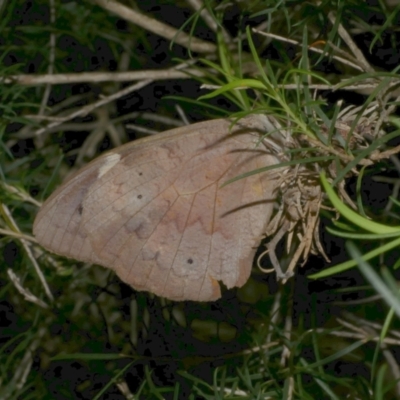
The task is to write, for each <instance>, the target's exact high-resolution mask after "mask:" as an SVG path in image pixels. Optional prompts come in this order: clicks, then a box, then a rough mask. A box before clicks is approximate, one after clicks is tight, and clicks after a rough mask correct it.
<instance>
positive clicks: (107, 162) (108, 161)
mask: <svg viewBox="0 0 400 400" xmlns="http://www.w3.org/2000/svg"><path fill="white" fill-rule="evenodd" d="M120 159H121V156H120V155H119V154H117V153H111V154H109V155H108V156H107V157H106V158H105V159H104V164H103V165H102V166H101V167H100V168H99V174H98V176H97V177H98V178H101V177H102V176H103V175H105V174H106V173H107V172H108V171H109V170H110V169H111V168H112V167H114V165H116V164H117V163H118V162H119V160H120Z"/></svg>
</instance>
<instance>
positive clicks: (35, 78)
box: [0, 69, 205, 86]
mask: <svg viewBox="0 0 400 400" xmlns="http://www.w3.org/2000/svg"><path fill="white" fill-rule="evenodd" d="M191 75H193V76H197V77H202V76H204V75H205V74H204V73H203V72H201V71H199V70H198V69H188V70H185V71H184V72H182V71H178V70H176V69H163V70H156V69H155V70H151V69H149V70H140V71H128V72H81V73H71V74H53V75H49V74H44V75H29V74H27V75H25V74H24V75H22V74H21V75H13V76H9V77H7V78H4V79H0V83H4V84H7V83H8V84H9V83H12V82H15V83H18V84H19V85H24V86H36V85H43V84H52V85H55V84H57V85H64V84H70V83H81V82H96V83H99V82H127V81H138V80H142V79H152V80H164V79H190V78H191Z"/></svg>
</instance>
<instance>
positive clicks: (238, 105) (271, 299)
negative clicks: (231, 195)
mask: <svg viewBox="0 0 400 400" xmlns="http://www.w3.org/2000/svg"><path fill="white" fill-rule="evenodd" d="M115 4H117V6H118V5H119V7H116V8H112V6H113V5H115ZM121 5H124V7H126V8H122V7H121ZM196 7H200V11H204V13H205V14H204V13H203V14H201V13H200V12H199V11H196V10H197V8H196ZM202 7H204V8H202ZM130 10H132V11H134V12H135V18H137V20H134V19H133V17H132V15H131V13H130ZM399 10H400V5H398V4H396V2H394V1H392V2H390V1H386V2H385V1H383V0H381V1H373V0H369V1H361V0H346V1H320V2H304V1H278V2H277V1H272V0H271V1H269V0H263V1H261V0H254V1H253V0H249V1H246V2H243V1H211V0H203V2H201V1H199V0H197V1H194V0H188V1H183V0H182V1H155V0H154V1H146V2H135V1H132V0H128V1H125V2H123V3H122V2H120V3H115V2H114V1H105V0H104V1H102V0H92V1H89V0H87V1H83V2H75V1H62V2H61V1H54V0H51V1H42V0H36V1H35V2H27V1H22V0H6V1H4V2H3V3H2V4H0V31H1V35H0V55H1V63H0V68H1V78H0V79H1V80H2V83H1V85H0V184H1V190H0V254H1V256H0V399H30V398H32V399H38V398H43V399H46V398H49V399H50V398H57V399H76V398H80V399H107V398H112V399H131V398H143V399H153V398H154V399H186V398H188V399H218V398H224V399H233V398H249V399H253V398H254V399H255V398H260V399H343V398H348V399H383V398H384V399H396V398H399V396H400V382H399V378H400V369H399V363H400V358H399V354H400V353H399V349H400V347H399V340H400V339H399V335H400V332H399V331H398V329H399V327H400V324H399V320H398V316H399V311H398V310H400V306H399V304H400V302H399V296H398V283H397V281H398V266H399V251H398V250H397V249H398V246H397V242H394V241H395V240H398V235H397V231H396V230H394V232H393V230H392V233H390V231H391V230H390V229H388V230H385V229H384V230H383V232H374V231H373V230H372V231H371V230H368V228H365V225H360V224H357V218H355V219H354V218H353V216H352V215H351V216H350V217H349V218H347V217H346V213H345V212H344V214H343V212H342V211H341V209H340V204H339V203H334V205H335V207H338V204H339V208H337V209H338V210H339V212H340V213H342V214H343V215H345V218H340V219H338V220H336V217H338V215H337V214H336V213H335V212H334V210H333V209H332V208H331V206H332V203H331V202H330V201H329V200H328V199H327V198H326V199H325V200H324V205H325V208H324V209H322V211H321V224H320V225H321V226H320V242H321V244H322V246H323V248H324V250H325V252H326V253H327V255H328V256H329V258H330V260H331V262H330V263H328V262H327V261H325V260H324V258H323V257H322V256H320V255H311V256H310V257H309V258H308V262H307V263H306V264H305V265H304V266H302V267H301V266H300V263H298V266H297V268H296V271H295V277H294V278H293V279H291V280H290V281H289V282H288V283H286V284H285V285H282V284H281V283H278V282H276V280H275V277H274V276H273V275H272V274H264V273H262V272H260V271H259V270H258V269H256V268H254V273H253V275H252V277H251V279H250V280H249V282H248V283H247V284H246V285H245V286H244V287H243V288H240V289H238V290H232V291H225V292H224V295H223V297H222V298H221V299H220V300H219V301H217V302H215V303H210V304H206V303H201V304H198V303H193V302H184V303H173V302H171V301H167V300H165V299H160V298H156V297H154V296H152V295H150V294H148V293H142V292H136V291H134V290H133V289H132V288H130V287H128V286H126V285H124V284H123V283H121V282H120V281H119V279H118V278H117V277H116V276H115V275H114V274H113V273H111V272H110V271H107V270H105V269H104V268H101V267H98V266H91V265H84V264H82V263H77V262H75V261H73V260H68V259H65V258H63V257H58V256H56V255H54V254H50V253H48V252H46V251H45V250H44V249H42V248H41V247H40V246H38V245H37V244H36V243H35V241H34V238H33V237H32V235H31V232H32V223H33V219H34V217H35V214H36V212H37V210H38V207H39V206H40V203H41V202H42V201H43V199H45V198H46V197H47V196H48V195H49V194H50V193H51V192H52V190H53V189H54V188H55V187H56V186H58V185H59V184H60V183H61V182H62V180H63V179H64V178H65V177H66V176H67V175H68V174H69V173H70V172H71V171H73V170H77V169H78V168H79V167H81V166H82V165H84V164H86V163H87V162H88V161H89V160H91V159H93V158H94V157H95V156H97V155H98V154H100V153H102V152H104V151H106V150H107V149H110V148H113V147H115V146H118V145H120V144H122V143H125V142H127V141H128V140H133V139H135V138H137V137H141V136H143V135H147V134H149V133H150V134H151V133H154V132H158V131H162V130H166V129H169V128H173V127H175V126H180V125H182V124H183V118H186V119H187V120H188V121H189V122H190V123H193V122H196V121H200V120H204V119H210V118H214V117H221V116H229V115H233V114H234V113H237V114H236V115H241V114H240V113H248V112H250V110H258V111H259V112H263V113H265V114H268V115H270V116H271V117H273V118H275V119H276V120H277V121H279V122H280V124H281V125H282V126H283V127H284V128H285V129H286V128H287V129H289V127H290V128H291V129H292V133H293V135H297V137H306V138H308V139H305V140H306V141H307V140H314V141H313V142H307V143H309V144H310V143H314V144H310V148H309V149H308V150H305V149H304V148H302V149H301V150H302V153H301V154H300V153H298V154H297V153H296V152H293V154H294V158H293V159H294V160H297V161H296V163H297V164H300V163H301V162H300V161H299V160H300V159H301V158H303V159H305V162H307V165H308V164H310V165H312V166H313V167H312V168H314V166H315V165H317V166H318V168H319V167H320V166H321V165H323V166H324V168H325V166H326V165H327V163H326V161H327V160H328V159H326V160H319V161H317V160H315V159H313V157H316V155H315V154H314V153H313V151H314V150H315V148H316V147H318V144H320V143H323V140H324V134H326V135H328V136H329V135H331V134H332V135H333V132H334V130H335V129H336V128H337V122H343V119H344V116H343V115H341V114H340V111H341V110H344V109H346V107H349V106H353V107H355V108H354V110H355V117H352V118H351V119H349V120H346V124H347V125H346V126H345V128H346V129H347V130H348V131H349V132H350V137H352V136H351V135H352V134H353V133H354V132H355V133H359V131H357V128H359V127H360V126H361V125H362V126H361V128H362V129H361V128H360V129H361V133H360V134H361V135H363V134H364V133H365V132H368V134H369V136H368V135H367V136H368V137H367V139H366V140H367V142H368V146H366V147H362V148H361V147H360V148H357V147H355V148H351V146H350V145H349V142H350V140H349V142H346V141H345V143H344V144H343V141H342V142H340V140H339V142H340V143H339V145H338V147H337V148H338V149H340V151H343V154H345V155H346V157H347V155H349V157H350V155H351V157H354V158H356V159H357V160H356V161H357V162H354V163H353V164H351V161H344V160H347V159H345V158H343V157H342V158H341V156H339V155H337V154H336V153H329V152H328V153H329V154H330V155H332V154H333V155H332V157H331V158H329V162H330V161H332V162H333V163H336V164H335V165H336V167H337V177H338V178H337V181H335V182H333V180H332V179H331V181H330V184H331V185H333V186H335V190H339V189H342V190H343V191H345V192H347V193H348V196H349V199H351V200H352V201H353V202H354V204H355V205H357V215H358V216H361V217H364V218H365V220H372V221H374V222H377V223H379V224H381V225H382V226H399V225H400V223H399V221H398V219H399V213H398V206H399V202H398V187H399V186H398V185H399V179H398V176H399V161H398V158H397V155H396V153H395V152H394V153H393V154H388V155H387V156H385V157H383V156H382V157H381V158H380V157H375V158H374V155H376V154H377V153H376V152H375V153H374V151H378V150H379V152H381V153H382V152H384V151H389V152H390V149H392V148H395V147H396V146H398V145H399V140H398V130H399V128H400V127H399V121H398V117H396V110H397V108H396V107H397V104H398V96H399V94H398V93H397V92H396V89H398V87H399V82H398V65H399V57H400V45H399V42H400V40H399V26H400V24H399V22H400V21H399V20H400V13H399ZM146 17H149V18H151V19H150V20H148V19H146ZM158 23H162V24H164V25H163V26H161V27H159V25H158ZM166 27H167V28H168V29H170V30H171V31H172V33H173V34H172V36H171V37H170V36H169V35H170V34H169V32H170V31H169V30H168V29H167V28H166ZM156 29H159V30H158V31H157V32H155V30H156ZM342 29H343V30H344V32H345V33H346V34H348V36H349V38H351V40H352V43H354V46H355V48H350V46H349V42H348V41H346V40H345V39H344V37H345V36H344V34H345V33H343V31H342ZM162 32H163V33H162ZM180 32H183V33H184V34H185V35H187V36H182V33H180ZM260 32H266V33H268V34H269V36H263V35H262V34H261V33H260ZM273 35H275V36H273ZM179 43H180V44H179ZM314 49H319V50H320V52H316V51H314ZM356 49H357V50H358V51H360V54H361V55H363V57H365V63H364V62H363V60H362V58H361V57H357V53H356V52H355V50H356ZM178 65H179V68H180V70H177V69H176V68H177V66H178ZM140 71H145V74H144V75H143V76H138V75H135V73H137V72H140ZM171 71H172V72H171ZM180 71H186V72H185V73H182V72H180ZM124 73H132V75H123V74H124ZM72 74H80V75H72ZM83 74H85V75H83ZM346 80H347V81H346ZM202 84H205V86H203V87H202V86H201V85H202ZM350 84H351V85H353V86H354V87H353V86H351V87H350V88H349V85H350ZM367 84H368V85H369V86H368V87H367V86H365V85H367ZM135 85H136V86H135ZM207 85H208V86H207ZM285 85H286V86H285ZM316 85H321V86H320V87H317V86H316ZM334 85H339V86H338V87H336V88H334V87H333V86H334ZM363 85H364V86H363ZM345 86H347V88H346V87H345ZM357 86H358V87H357ZM201 96H203V97H202V98H200V97H201ZM370 107H376V108H375V109H374V110H375V111H374V112H375V113H374V112H372V111H370ZM349 110H350V109H349ZM377 110H378V111H377ZM183 116H184V117H183ZM338 118H339V119H338ZM376 127H378V128H376ZM323 128H324V129H325V132H324V131H323ZM375 128H376V129H375ZM374 134H375V136H374ZM387 135H390V136H387ZM353 136H354V137H355V134H354V135H353ZM325 137H326V136H325ZM329 137H331V136H329ZM389 138H390V140H388V139H389ZM339 139H340V138H339ZM332 142H334V141H332ZM331 144H332V143H328V144H326V146H327V147H329V146H330V145H331ZM332 146H333V145H332ZM340 146H342V147H340ZM313 148H314V150H313ZM330 148H331V149H332V148H334V147H330ZM334 149H336V148H334ZM363 151H364V152H363ZM328 153H327V154H328ZM321 154H322V153H321ZM340 154H342V153H340ZM297 155H299V157H297V158H296V156H297ZM318 155H320V153H318ZM326 157H328V155H326ZM357 157H358V158H357ZM354 158H353V159H354ZM362 160H369V161H371V162H370V163H367V164H365V165H362V163H360V162H361V161H362ZM359 161H360V162H359ZM324 163H325V164H324ZM318 168H316V167H315V169H316V170H318ZM318 171H319V170H318ZM340 185H342V186H340ZM343 191H342V192H340V193H341V194H343ZM330 198H332V197H330ZM340 201H343V202H345V203H347V204H349V201H350V200H349V201H348V199H343V198H342V199H341V200H339V202H340ZM342 210H345V209H342ZM358 221H360V220H358ZM361 222H365V221H364V220H362V221H361ZM334 225H335V226H334ZM371 233H372V234H374V233H375V234H376V235H375V236H370V237H368V236H367V234H371ZM378 233H379V235H378ZM280 245H281V246H280V247H278V248H277V253H278V256H280V259H281V261H282V263H283V264H284V263H285V262H286V261H287V263H288V262H289V261H290V259H289V258H290V257H288V256H287V255H285V252H284V250H285V249H284V244H283V243H281V244H280ZM385 246H386V247H385ZM261 251H262V249H261V250H260V252H261ZM372 251H375V253H374V255H373V256H371V257H369V258H368V260H365V259H362V255H363V254H368V253H369V252H372ZM346 263H347V264H346ZM349 263H350V264H351V265H350V264H349ZM338 265H341V266H342V268H337V269H329V267H332V266H334V267H335V266H336V267H337V266H338ZM343 265H345V268H344V267H343ZM265 267H266V268H268V267H270V265H269V264H267V265H266V266H265ZM356 267H357V268H356ZM327 271H328V272H327ZM316 273H319V274H320V275H319V276H320V279H318V280H315V279H310V275H313V274H316Z"/></svg>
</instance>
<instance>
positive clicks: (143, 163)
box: [33, 115, 278, 301]
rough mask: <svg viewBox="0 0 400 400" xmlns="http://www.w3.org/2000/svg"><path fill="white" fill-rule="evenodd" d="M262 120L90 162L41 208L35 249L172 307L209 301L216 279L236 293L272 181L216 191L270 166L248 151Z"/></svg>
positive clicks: (202, 130) (173, 136)
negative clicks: (105, 273) (107, 271)
mask: <svg viewBox="0 0 400 400" xmlns="http://www.w3.org/2000/svg"><path fill="white" fill-rule="evenodd" d="M264 118H265V117H263V116H258V115H255V116H251V117H247V118H246V119H243V120H241V121H240V123H238V124H236V125H235V126H234V127H233V129H230V128H231V122H230V121H228V120H214V121H207V122H202V123H198V124H194V125H190V126H189V127H184V128H178V129H173V130H171V131H167V132H165V133H163V134H160V135H157V136H155V137H151V138H146V139H142V140H138V141H135V142H131V143H128V144H126V145H124V146H121V147H119V148H117V149H114V150H113V151H111V152H109V153H107V154H105V155H103V156H101V157H99V158H97V159H95V160H94V161H93V162H91V163H89V164H88V165H87V166H86V167H84V168H83V169H82V170H80V171H78V172H77V173H76V174H75V175H74V176H72V177H71V178H70V179H69V180H68V181H67V182H65V183H64V184H63V185H62V186H61V187H60V188H59V189H58V190H56V191H55V192H54V193H53V194H52V195H51V196H50V197H49V199H47V201H46V202H45V203H44V205H43V206H42V208H41V209H40V211H39V213H38V215H37V217H36V220H35V223H34V228H33V231H34V234H35V236H36V238H37V240H38V242H39V243H40V244H42V245H43V246H44V247H45V248H47V249H49V250H51V251H53V252H55V253H57V254H61V255H65V256H68V257H72V258H75V259H77V260H82V261H86V262H91V263H96V264H100V265H103V266H105V267H108V268H111V269H113V270H114V271H115V272H116V273H117V275H118V276H119V277H120V278H121V279H122V280H123V281H124V282H126V283H127V284H129V285H131V286H133V287H134V288H136V289H138V290H147V291H150V292H153V293H155V294H157V295H159V296H163V297H167V298H169V299H173V300H196V301H211V300H215V299H217V298H219V297H220V296H221V291H220V285H219V283H218V281H222V282H223V283H224V284H225V285H226V286H227V287H228V288H232V287H234V286H242V285H243V284H244V283H245V282H246V280H247V279H248V277H249V274H250V270H251V266H252V261H253V258H254V254H255V251H256V248H257V246H258V244H259V242H260V239H261V237H262V234H263V232H264V229H265V226H266V224H267V222H268V220H269V217H270V215H271V212H272V209H273V202H274V199H275V196H276V189H277V180H274V179H271V175H269V174H266V173H264V174H256V175H253V176H250V177H247V178H244V179H240V180H237V181H235V182H233V183H231V184H229V185H226V186H224V187H221V186H222V185H223V184H224V183H225V182H226V181H227V180H229V179H231V178H234V177H236V176H238V175H240V174H243V173H245V172H248V171H251V170H254V169H257V168H261V167H265V166H268V165H272V164H276V163H277V162H278V160H277V159H276V158H275V157H274V156H272V155H271V154H269V152H268V151H267V149H265V148H263V147H262V146H258V147H257V146H256V143H257V141H258V140H259V132H260V131H261V132H263V131H264V127H263V122H264Z"/></svg>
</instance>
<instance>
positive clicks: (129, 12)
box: [92, 0, 217, 53]
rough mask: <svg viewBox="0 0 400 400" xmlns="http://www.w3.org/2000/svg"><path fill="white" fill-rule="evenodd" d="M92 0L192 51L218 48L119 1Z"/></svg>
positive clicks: (207, 51)
mask: <svg viewBox="0 0 400 400" xmlns="http://www.w3.org/2000/svg"><path fill="white" fill-rule="evenodd" d="M92 2H93V3H95V4H97V5H98V6H100V7H103V8H104V9H105V10H108V11H111V12H112V13H114V14H116V15H118V16H119V17H121V18H123V19H126V20H127V21H129V22H131V23H133V24H135V25H138V26H140V27H141V28H144V29H146V30H147V31H149V32H153V33H155V34H156V35H159V36H162V37H164V38H166V39H168V40H172V41H174V42H175V43H177V44H180V45H181V46H183V47H186V48H190V49H191V50H192V51H195V52H198V53H214V52H215V51H216V50H217V47H216V46H215V44H213V43H209V42H206V41H204V40H201V39H198V38H195V37H192V36H189V35H187V34H186V33H184V32H182V31H179V30H178V29H175V28H173V27H171V26H169V25H167V24H164V23H162V22H160V21H157V20H156V19H154V18H151V17H148V16H147V15H145V14H142V13H140V12H138V11H136V10H133V9H132V8H129V7H127V6H125V5H123V4H120V3H117V2H116V1H113V0H92Z"/></svg>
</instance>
